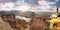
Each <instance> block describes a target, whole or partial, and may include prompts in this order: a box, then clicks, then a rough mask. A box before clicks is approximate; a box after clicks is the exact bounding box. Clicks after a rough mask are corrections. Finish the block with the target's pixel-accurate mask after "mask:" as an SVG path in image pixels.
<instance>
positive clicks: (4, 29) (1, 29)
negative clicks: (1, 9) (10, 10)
mask: <svg viewBox="0 0 60 30" xmlns="http://www.w3.org/2000/svg"><path fill="white" fill-rule="evenodd" d="M0 30H13V28H11V26H10V25H9V23H7V22H4V21H3V20H2V19H1V18H0Z"/></svg>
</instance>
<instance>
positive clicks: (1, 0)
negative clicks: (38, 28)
mask: <svg viewBox="0 0 60 30" xmlns="http://www.w3.org/2000/svg"><path fill="white" fill-rule="evenodd" d="M57 7H60V0H0V10H5V11H10V10H20V11H34V12H35V11H43V12H44V11H51V12H53V11H56V8H57Z"/></svg>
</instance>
